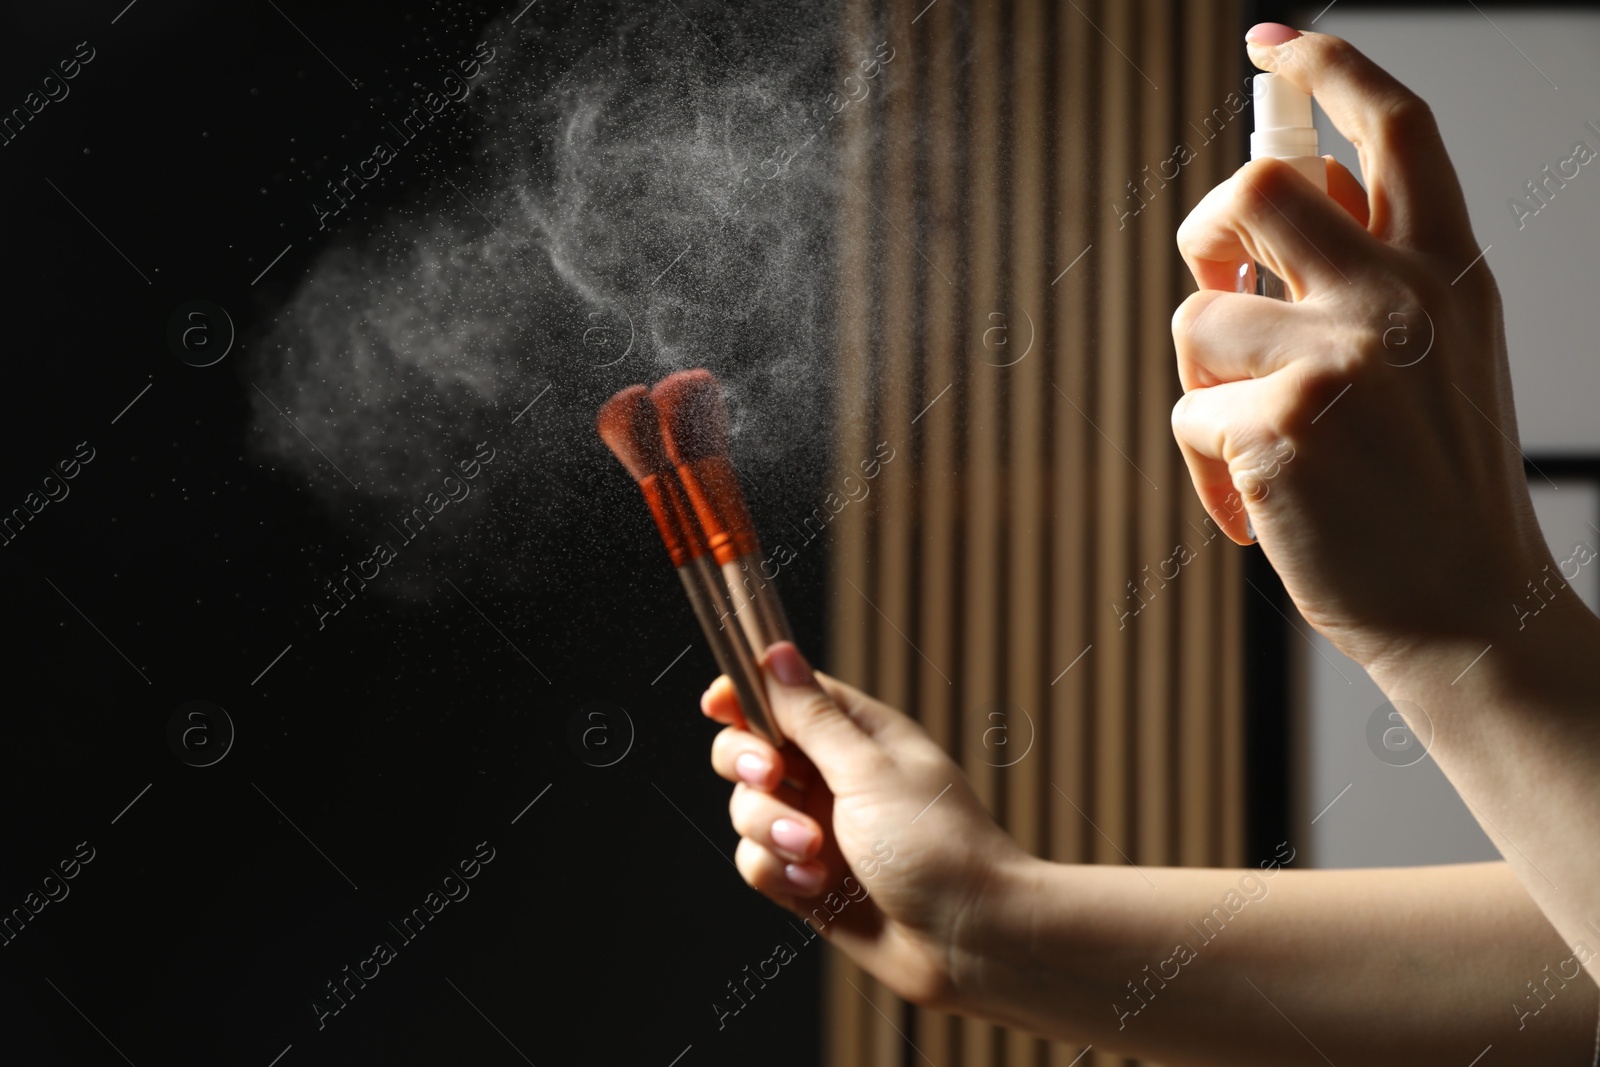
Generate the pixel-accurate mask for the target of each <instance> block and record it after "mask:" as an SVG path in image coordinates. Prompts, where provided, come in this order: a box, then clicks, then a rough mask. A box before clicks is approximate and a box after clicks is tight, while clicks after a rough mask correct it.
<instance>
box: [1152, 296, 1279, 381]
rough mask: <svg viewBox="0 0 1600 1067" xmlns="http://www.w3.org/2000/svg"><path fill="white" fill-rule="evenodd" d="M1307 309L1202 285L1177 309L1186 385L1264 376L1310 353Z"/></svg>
mask: <svg viewBox="0 0 1600 1067" xmlns="http://www.w3.org/2000/svg"><path fill="white" fill-rule="evenodd" d="M1309 321H1310V320H1309V318H1308V312H1307V309H1306V308H1305V307H1304V306H1302V305H1296V304H1291V303H1288V302H1286V301H1283V300H1271V299H1268V298H1266V297H1262V296H1256V295H1254V294H1240V293H1223V292H1218V291H1217V290H1215V289H1201V290H1199V291H1197V292H1193V293H1190V294H1189V295H1188V296H1187V297H1186V298H1184V301H1183V303H1181V304H1179V305H1178V310H1177V311H1175V312H1173V315H1172V343H1173V346H1174V348H1175V349H1176V350H1177V354H1178V380H1179V381H1180V382H1181V383H1182V384H1183V389H1184V391H1185V392H1188V391H1189V390H1191V389H1203V388H1207V387H1209V386H1213V385H1219V384H1221V383H1223V382H1232V381H1238V380H1240V379H1242V378H1260V377H1264V376H1266V375H1268V374H1271V373H1272V372H1273V371H1275V370H1277V369H1278V368H1279V367H1282V366H1285V365H1286V364H1288V363H1289V362H1290V361H1291V360H1293V359H1295V358H1296V357H1297V356H1300V355H1303V354H1304V342H1305V337H1306V332H1305V331H1306V328H1307V323H1308V322H1309Z"/></svg>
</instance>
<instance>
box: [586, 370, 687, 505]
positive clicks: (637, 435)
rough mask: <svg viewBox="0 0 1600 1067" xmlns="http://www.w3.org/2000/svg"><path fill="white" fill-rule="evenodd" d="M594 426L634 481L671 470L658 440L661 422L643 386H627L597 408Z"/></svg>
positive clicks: (664, 451)
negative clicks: (597, 416)
mask: <svg viewBox="0 0 1600 1067" xmlns="http://www.w3.org/2000/svg"><path fill="white" fill-rule="evenodd" d="M596 424H597V426H598V428H599V430H600V439H601V440H602V441H604V442H605V443H606V447H607V448H609V449H611V453H612V455H614V456H616V457H617V459H619V460H620V461H621V462H622V465H623V466H624V467H626V468H628V473H629V474H631V475H633V479H634V481H636V482H642V481H644V480H645V479H646V478H648V477H650V475H652V474H660V473H661V472H662V471H665V470H669V469H671V461H670V460H669V459H668V458H667V452H666V448H665V446H664V443H663V441H662V439H661V420H660V419H659V418H657V416H656V408H655V405H654V404H652V403H651V402H650V392H649V390H647V389H646V388H645V387H644V386H642V385H630V386H628V388H626V389H624V390H622V391H621V392H619V393H617V394H615V395H614V396H612V398H611V399H610V400H607V401H606V402H605V403H604V404H603V405H601V407H600V415H599V418H598V419H597V420H596Z"/></svg>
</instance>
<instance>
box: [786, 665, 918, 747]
mask: <svg viewBox="0 0 1600 1067" xmlns="http://www.w3.org/2000/svg"><path fill="white" fill-rule="evenodd" d="M813 673H814V674H815V675H816V678H817V684H819V685H821V686H822V690H823V692H825V693H827V694H828V696H830V697H832V698H833V702H834V703H835V704H838V705H839V709H840V710H841V711H843V712H844V713H845V715H846V716H848V717H849V718H850V720H851V721H852V722H854V723H855V724H856V725H857V726H859V727H860V728H861V731H862V732H863V733H865V734H866V735H867V736H868V737H871V738H872V739H873V740H875V741H879V742H882V743H883V744H888V745H893V744H901V743H904V742H905V741H906V740H907V739H908V738H910V737H912V736H916V737H922V738H926V737H927V733H926V732H925V731H924V730H923V729H922V727H921V725H920V724H918V723H917V721H916V720H915V719H913V718H911V717H910V716H909V715H907V714H905V713H904V712H902V711H899V710H898V709H896V708H892V707H890V706H889V705H888V704H885V703H884V702H883V701H881V700H878V699H876V698H874V697H869V696H868V695H867V694H865V693H863V692H862V691H861V690H859V689H857V688H856V687H855V686H853V685H848V684H846V683H845V682H841V681H840V680H839V679H837V678H835V677H833V676H832V675H831V674H826V673H824V672H822V671H814V672H813Z"/></svg>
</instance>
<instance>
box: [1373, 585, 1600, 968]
mask: <svg viewBox="0 0 1600 1067" xmlns="http://www.w3.org/2000/svg"><path fill="white" fill-rule="evenodd" d="M1556 569H1557V567H1556V566H1554V565H1552V566H1551V567H1550V572H1549V573H1550V574H1554V572H1555V571H1556ZM1544 576H1545V575H1536V576H1535V577H1536V578H1537V577H1544ZM1530 584H1531V583H1530ZM1544 584H1545V596H1546V597H1548V598H1549V600H1550V602H1549V603H1548V604H1547V605H1546V606H1545V607H1544V608H1543V609H1542V610H1540V611H1539V612H1538V613H1537V615H1532V612H1531V611H1527V609H1524V611H1525V617H1523V618H1521V619H1516V618H1515V617H1514V613H1513V612H1512V610H1511V609H1510V606H1509V605H1510V604H1511V602H1512V598H1511V597H1510V596H1509V595H1508V596H1507V597H1506V603H1507V608H1506V610H1505V611H1504V612H1503V614H1504V620H1505V621H1504V622H1502V623H1501V624H1499V625H1498V626H1496V627H1494V628H1489V629H1481V628H1473V630H1472V631H1469V632H1467V633H1464V634H1461V635H1457V636H1454V637H1452V638H1450V639H1448V640H1439V641H1436V642H1430V643H1426V644H1423V645H1421V646H1419V647H1417V648H1415V649H1413V650H1412V651H1411V652H1409V653H1407V654H1401V655H1396V656H1393V657H1390V658H1389V659H1387V661H1386V662H1384V663H1381V664H1377V665H1374V666H1373V667H1372V668H1370V669H1371V671H1372V674H1373V677H1374V679H1375V680H1376V681H1377V682H1378V684H1379V685H1380V686H1382V687H1383V689H1384V692H1385V693H1386V694H1387V695H1388V696H1389V697H1390V699H1391V700H1393V701H1394V702H1395V704H1396V707H1397V708H1398V709H1399V710H1400V711H1401V712H1402V713H1403V714H1405V715H1406V717H1407V719H1408V720H1410V719H1412V718H1418V719H1420V718H1421V716H1419V715H1417V714H1416V712H1415V710H1414V709H1413V705H1415V706H1417V707H1420V708H1421V709H1422V711H1423V712H1424V713H1425V714H1426V716H1427V720H1428V725H1431V728H1432V732H1433V739H1432V742H1431V744H1430V745H1429V753H1430V755H1432V757H1433V759H1434V761H1435V762H1436V763H1437V764H1438V765H1439V768H1440V769H1441V770H1443V771H1444V773H1445V775H1446V776H1447V777H1448V778H1449V779H1450V782H1451V784H1452V785H1453V786H1455V788H1456V791H1457V792H1458V793H1460V794H1461V797H1462V799H1463V800H1465V801H1466V803H1467V806H1468V808H1469V809H1470V810H1471V811H1472V813H1473V815H1474V816H1475V817H1476V818H1477V820H1478V823H1479V825H1481V826H1482V827H1483V829H1484V832H1485V833H1487V834H1488V835H1489V837H1490V838H1491V840H1493V841H1494V843H1495V845H1496V847H1498V848H1499V850H1500V854H1501V855H1502V856H1504V857H1505V859H1506V861H1507V862H1508V863H1509V865H1510V867H1511V869H1512V870H1513V871H1514V872H1516V874H1517V876H1518V878H1520V879H1521V881H1522V884H1523V886H1524V888H1525V889H1526V890H1527V891H1528V893H1529V895H1530V896H1531V897H1532V898H1533V899H1534V901H1535V902H1536V903H1537V904H1538V905H1539V907H1540V908H1542V909H1543V911H1544V914H1545V915H1546V917H1547V918H1548V919H1549V921H1550V923H1551V924H1552V925H1553V926H1554V927H1555V929H1556V930H1557V931H1558V932H1559V934H1560V936H1561V937H1562V939H1563V940H1564V941H1565V942H1566V944H1567V945H1568V946H1569V947H1571V946H1576V945H1577V944H1578V943H1579V942H1582V943H1583V945H1584V946H1585V947H1586V952H1585V956H1586V962H1585V966H1586V967H1587V968H1588V970H1589V974H1590V976H1591V977H1596V978H1600V836H1597V834H1596V828H1597V827H1600V620H1597V619H1596V618H1595V617H1594V615H1592V614H1591V613H1590V612H1589V611H1588V609H1586V608H1585V607H1584V606H1583V604H1582V603H1581V602H1580V601H1579V600H1578V598H1577V597H1576V595H1575V594H1574V593H1573V592H1572V591H1571V590H1570V589H1568V588H1564V587H1563V586H1564V583H1562V582H1560V580H1559V579H1556V580H1555V583H1554V586H1552V585H1551V583H1549V582H1546V583H1544ZM1521 592H1522V593H1523V597H1524V599H1525V600H1526V601H1527V602H1528V603H1529V604H1530V605H1536V604H1537V603H1538V601H1535V600H1533V599H1532V598H1531V597H1528V595H1527V591H1526V589H1524V590H1522V591H1521ZM1552 593H1553V595H1552ZM1519 603H1520V601H1519ZM1528 615H1532V617H1526V616H1528ZM1412 727H1413V729H1414V730H1418V731H1419V736H1422V734H1421V733H1420V731H1421V730H1425V729H1426V728H1427V727H1426V726H1423V725H1422V724H1420V723H1415V722H1414V723H1412Z"/></svg>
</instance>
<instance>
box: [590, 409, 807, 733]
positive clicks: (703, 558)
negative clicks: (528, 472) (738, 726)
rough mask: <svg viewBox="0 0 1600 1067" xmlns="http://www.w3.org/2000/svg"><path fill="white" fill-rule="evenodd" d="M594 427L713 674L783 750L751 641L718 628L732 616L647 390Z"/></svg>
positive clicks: (734, 631)
mask: <svg viewBox="0 0 1600 1067" xmlns="http://www.w3.org/2000/svg"><path fill="white" fill-rule="evenodd" d="M596 421H597V425H598V429H599V431H600V439H601V440H602V441H604V442H605V443H606V447H607V448H609V449H611V453H612V455H614V456H616V457H617V459H618V460H620V461H621V463H622V465H623V466H624V467H626V468H627V470H628V473H629V474H631V475H633V479H634V481H636V482H638V483H639V490H640V491H641V492H642V493H643V494H644V499H645V502H646V503H647V504H648V505H649V506H650V515H651V517H652V518H653V519H655V523H656V529H657V530H659V531H660V532H661V540H662V543H663V544H665V545H666V547H667V555H668V556H669V557H671V559H672V565H673V567H675V568H676V569H677V571H678V577H679V578H680V579H682V581H683V587H684V590H685V591H686V592H687V593H688V594H689V603H690V604H691V605H692V606H693V607H694V613H695V616H696V617H697V618H698V619H699V620H700V629H701V630H702V631H703V632H704V633H705V635H706V640H707V641H709V642H710V644H711V652H712V654H713V655H714V656H715V657H716V660H717V666H719V667H721V668H722V673H724V674H726V675H727V676H728V677H729V679H731V680H732V681H733V686H734V690H735V691H736V692H737V693H738V696H739V707H740V708H741V710H743V712H744V717H745V721H746V722H747V723H748V724H749V726H750V728H751V729H752V730H753V731H755V732H756V733H757V734H760V735H761V736H762V737H763V738H765V739H766V740H767V741H770V742H771V743H772V744H774V745H779V746H781V745H782V744H783V735H782V734H781V733H780V732H779V731H778V729H777V726H776V720H775V719H774V718H773V715H772V708H771V706H770V705H769V704H768V702H767V690H766V685H765V683H764V682H763V681H762V678H761V671H760V668H759V667H758V666H757V663H756V655H755V653H753V652H752V650H751V647H750V643H749V640H748V639H747V638H746V636H745V634H744V632H743V631H742V630H741V629H739V628H738V627H737V626H725V625H723V620H725V619H727V618H728V616H729V615H735V614H737V609H736V607H735V606H734V605H733V604H732V603H731V601H730V599H729V595H728V590H727V587H726V586H725V585H724V584H723V580H722V575H721V574H720V573H718V571H717V569H716V567H715V565H714V564H713V563H712V558H713V557H712V555H711V550H710V548H709V546H708V545H707V544H706V541H705V537H704V535H703V534H702V533H701V531H700V528H699V526H698V525H696V523H695V521H694V516H693V514H692V513H691V512H690V510H689V506H688V504H687V502H686V501H685V500H684V495H683V487H682V486H681V485H679V484H678V477H677V474H676V473H675V472H674V471H673V467H672V462H671V460H670V459H669V458H668V457H667V453H666V449H665V447H664V446H663V442H662V439H661V420H660V418H659V417H658V416H657V414H656V409H655V406H654V405H653V404H652V403H651V402H650V395H649V392H648V390H646V389H645V387H644V386H642V385H632V386H629V387H628V388H626V389H624V390H622V391H621V392H619V393H617V394H616V395H614V396H612V397H611V399H610V400H607V401H606V402H605V404H604V405H602V406H601V408H600V414H599V418H598V419H597V420H596Z"/></svg>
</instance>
